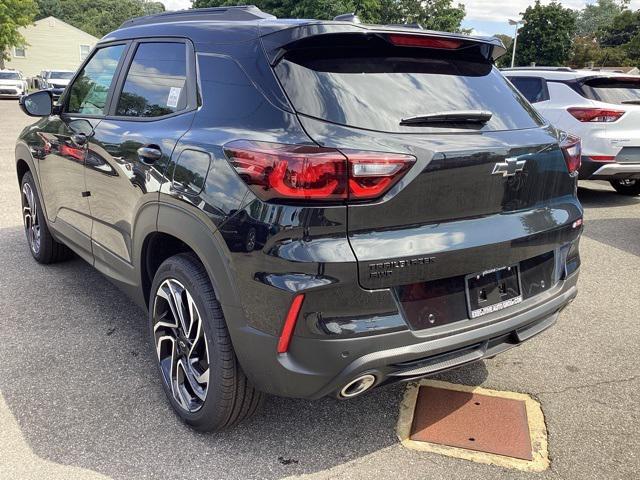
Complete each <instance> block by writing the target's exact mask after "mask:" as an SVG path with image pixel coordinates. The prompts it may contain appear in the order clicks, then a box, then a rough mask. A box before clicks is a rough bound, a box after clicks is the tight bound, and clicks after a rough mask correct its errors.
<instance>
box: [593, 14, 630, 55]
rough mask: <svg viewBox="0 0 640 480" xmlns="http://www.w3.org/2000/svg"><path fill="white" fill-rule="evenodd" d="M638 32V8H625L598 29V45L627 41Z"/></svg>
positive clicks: (608, 45)
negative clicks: (632, 9) (607, 23)
mask: <svg viewBox="0 0 640 480" xmlns="http://www.w3.org/2000/svg"><path fill="white" fill-rule="evenodd" d="M639 32H640V10H636V11H635V12H632V11H631V10H625V11H623V12H622V13H620V14H619V15H617V16H616V17H615V18H614V19H613V21H612V22H611V23H610V24H609V25H606V26H604V27H602V28H601V29H600V31H599V32H598V38H599V40H600V45H602V46H606V47H615V46H620V45H624V44H626V43H629V42H630V41H631V40H632V39H633V38H634V37H635V36H636V35H637V34H638V33H639Z"/></svg>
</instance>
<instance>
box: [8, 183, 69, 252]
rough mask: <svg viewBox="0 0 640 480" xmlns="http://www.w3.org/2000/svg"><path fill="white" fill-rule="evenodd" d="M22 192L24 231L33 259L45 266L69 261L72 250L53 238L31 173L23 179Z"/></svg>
mask: <svg viewBox="0 0 640 480" xmlns="http://www.w3.org/2000/svg"><path fill="white" fill-rule="evenodd" d="M20 192H21V197H22V219H23V223H24V231H25V234H26V236H27V243H28V244H29V250H30V251H31V255H32V256H33V258H35V259H36V261H37V262H38V263H43V264H49V263H55V262H60V261H62V260H66V259H68V258H69V257H70V256H71V250H69V248H67V246H66V245H63V244H62V243H60V242H57V241H56V240H55V239H54V238H53V236H52V235H51V232H50V231H49V227H48V226H47V221H46V220H45V218H44V215H42V206H41V204H40V199H39V198H38V190H37V187H36V182H35V181H34V179H33V175H32V174H31V172H27V173H25V174H24V176H23V177H22V182H21V184H20Z"/></svg>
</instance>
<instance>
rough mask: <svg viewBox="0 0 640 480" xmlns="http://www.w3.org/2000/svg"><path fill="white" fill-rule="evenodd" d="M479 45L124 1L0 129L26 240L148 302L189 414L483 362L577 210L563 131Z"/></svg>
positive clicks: (536, 291)
mask: <svg viewBox="0 0 640 480" xmlns="http://www.w3.org/2000/svg"><path fill="white" fill-rule="evenodd" d="M194 18H197V20H198V21H197V22H193V21H192V20H193V19H194ZM502 53H504V47H503V46H502V44H501V43H500V42H499V41H498V40H496V39H491V38H480V37H470V36H466V35H458V34H451V33H438V32H424V31H420V30H417V29H412V28H402V27H383V26H366V25H361V24H355V23H350V22H338V21H333V22H327V21H318V20H280V19H277V18H275V17H273V16H271V15H267V14H265V13H263V12H261V11H260V10H259V9H257V8H256V7H228V8H213V9H204V10H198V11H185V12H170V13H163V14H159V15H154V16H149V17H143V18H138V19H134V20H130V21H127V22H125V23H124V24H123V25H122V28H121V29H119V30H117V31H115V32H113V33H111V34H109V35H107V36H106V37H104V39H103V40H102V41H101V42H99V44H98V45H97V46H96V48H95V50H94V51H93V52H92V54H91V56H90V57H89V58H88V59H87V60H86V61H85V62H84V64H83V65H82V66H81V68H80V70H79V73H78V74H77V75H76V77H75V78H74V80H73V81H72V83H71V84H70V85H69V87H68V88H67V90H66V91H65V93H64V94H63V97H62V98H61V101H60V102H59V105H58V106H53V105H52V102H51V96H50V92H48V91H41V92H37V93H33V94H31V95H29V96H27V97H26V98H25V99H24V100H23V101H22V102H21V104H22V107H23V109H24V111H25V112H26V113H27V114H28V115H32V116H40V117H42V119H41V120H39V121H38V122H37V123H36V124H34V125H32V126H30V127H28V128H26V129H25V130H24V131H23V132H22V134H21V135H20V138H19V140H18V143H17V148H16V161H17V173H18V179H19V182H20V185H21V192H22V205H23V208H24V222H25V223H24V225H25V231H26V235H27V240H28V245H29V248H30V250H31V253H32V255H33V257H34V258H35V259H36V260H37V261H38V262H40V263H51V262H54V261H58V260H61V259H62V258H64V257H65V256H66V254H67V251H68V249H71V250H73V251H75V252H76V253H77V254H78V255H79V256H80V257H82V258H84V259H85V260H87V261H88V262H90V263H91V264H92V265H94V266H95V267H96V268H97V269H98V270H99V271H101V272H103V273H104V274H105V275H107V276H108V277H109V278H110V279H111V280H112V281H113V282H114V283H116V284H117V285H119V286H120V287H121V288H122V289H123V290H124V291H125V292H127V293H128V294H129V295H130V296H131V297H132V298H133V299H134V300H135V301H136V302H137V303H138V304H139V305H141V306H142V307H143V308H145V309H147V310H148V312H149V313H148V315H149V331H150V338H151V340H152V342H153V345H154V352H155V354H156V360H157V364H158V368H159V377H160V379H161V382H162V385H163V387H164V390H165V392H166V394H167V398H168V399H169V402H170V403H171V405H172V407H173V408H174V410H175V411H176V412H177V414H178V415H179V416H180V417H181V418H182V419H183V420H184V421H185V422H187V423H188V424H190V425H192V426H193V427H195V428H197V429H199V430H216V429H219V428H223V427H228V426H231V425H233V424H235V423H237V422H239V421H241V420H242V419H244V418H247V417H248V416H250V415H252V414H253V413H254V412H255V411H256V409H257V407H258V405H259V403H260V401H261V399H262V397H263V394H264V393H265V392H266V393H269V394H276V395H283V396H288V397H297V398H306V399H317V398H321V397H324V396H327V395H331V396H336V397H338V398H342V399H347V398H353V397H356V396H358V395H361V394H363V393H364V392H366V391H369V390H370V389H371V388H372V387H375V386H379V385H385V384H389V383H392V382H397V381H407V380H411V379H416V378H420V377H423V376H426V375H430V374H433V373H435V372H438V371H441V370H444V369H447V368H453V367H456V366H459V365H463V364H466V363H469V362H472V361H477V360H480V359H483V358H487V357H492V356H494V355H496V354H498V353H500V352H503V351H505V350H507V349H509V348H512V347H514V346H516V345H519V344H521V343H522V342H524V341H526V340H528V339H530V338H532V337H533V336H534V335H536V334H538V333H540V332H542V331H543V330H545V329H547V328H548V327H550V326H551V325H553V324H554V323H555V322H556V320H557V319H558V314H559V312H560V311H561V310H562V309H563V308H564V307H565V306H566V305H567V304H568V303H569V302H570V301H571V300H572V299H573V298H574V297H575V296H576V293H577V289H576V288H577V287H576V283H577V279H578V270H579V265H580V257H579V249H578V241H579V237H580V234H581V231H582V215H583V211H582V207H581V205H580V203H579V201H578V199H577V197H576V188H577V187H576V181H577V177H576V175H577V169H578V166H579V165H580V143H579V140H577V139H575V138H573V137H571V136H568V135H567V134H564V133H562V132H559V131H558V130H556V129H555V128H553V127H551V126H550V125H548V124H547V123H546V122H545V121H544V120H543V119H542V117H541V116H540V115H539V114H537V113H536V112H535V110H534V109H533V108H532V107H531V106H530V105H529V103H528V102H527V101H526V100H525V99H524V98H523V97H522V96H521V95H520V94H519V93H518V92H517V91H516V89H515V88H513V86H512V85H511V84H510V83H509V82H508V81H507V80H506V79H505V78H504V77H503V76H502V74H501V73H500V72H499V71H498V70H497V69H496V68H495V67H494V65H493V62H494V59H495V58H496V57H498V56H499V55H501V54H502ZM32 152H38V158H37V159H34V158H33V154H32ZM131 172H135V175H132V174H131Z"/></svg>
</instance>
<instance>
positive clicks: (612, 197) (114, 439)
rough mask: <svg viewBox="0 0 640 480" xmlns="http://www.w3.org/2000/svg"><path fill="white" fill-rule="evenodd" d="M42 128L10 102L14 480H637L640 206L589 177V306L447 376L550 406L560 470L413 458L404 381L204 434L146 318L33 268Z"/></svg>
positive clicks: (0, 414) (8, 442)
mask: <svg viewBox="0 0 640 480" xmlns="http://www.w3.org/2000/svg"><path fill="white" fill-rule="evenodd" d="M30 121H31V119H29V118H27V117H26V116H24V115H23V114H22V113H21V112H20V111H19V109H18V105H17V102H16V101H14V100H0V132H1V133H0V360H1V361H0V479H3V480H4V479H28V478H37V479H38V480H44V479H48V478H56V479H71V478H82V479H90V478H113V479H138V478H151V479H155V478H172V479H176V480H178V479H183V478H189V479H204V478H211V479H218V478H219V479H250V478H270V479H281V478H299V477H304V478H314V479H315V478H318V479H328V478H354V479H356V478H358V479H359V478H363V479H365V478H366V479H372V478H396V479H399V478H412V479H416V478H424V479H427V478H429V479H430V478H434V479H442V478H455V479H466V478H469V479H478V478H509V479H510V478H531V477H539V478H566V479H568V478H576V479H578V478H579V479H587V478H606V479H625V480H627V479H630V478H637V475H638V471H639V470H640V434H639V433H638V430H639V429H640V394H639V393H638V388H639V387H640V381H639V377H640V199H635V198H629V197H622V196H619V195H617V194H615V193H614V191H613V190H612V189H611V188H610V187H609V186H608V184H601V183H595V182H585V183H583V184H582V188H581V189H580V192H579V193H580V199H581V200H582V202H583V204H584V206H585V209H586V211H585V234H584V236H583V240H582V244H581V253H582V273H581V279H580V284H579V287H580V293H579V295H578V298H577V300H576V301H575V302H574V303H573V304H571V305H570V306H569V307H568V308H567V309H566V310H565V311H564V312H563V313H562V315H561V317H560V320H559V322H558V324H557V325H556V326H555V327H554V328H553V329H551V330H550V331H548V332H546V333H544V334H543V335H541V336H539V337H537V338H535V339H533V340H532V341H530V342H528V343H526V344H525V345H523V346H522V347H520V348H517V349H513V350H511V351H509V352H507V353H505V354H503V355H501V356H498V357H496V358H495V359H493V360H489V361H486V362H483V363H476V364H473V365H470V366H467V367H465V368H461V369H459V370H456V371H453V372H449V373H447V374H443V375H440V376H439V377H438V378H440V379H443V380H448V381H451V382H456V383H464V384H467V385H482V386H484V387H487V388H491V389H498V390H513V391H517V392H525V393H528V394H530V395H532V396H533V397H534V398H536V399H537V400H539V401H540V402H541V404H542V408H543V411H544V414H545V416H546V422H547V429H548V432H549V454H550V457H551V462H552V463H551V468H550V469H549V470H547V471H546V472H543V473H540V474H532V473H522V472H517V471H512V470H506V469H502V468H499V467H495V466H487V465H481V464H476V463H471V462H468V461H465V460H456V459H451V458H447V457H443V456H439V455H436V454H431V453H424V452H415V451H410V450H407V449H405V448H404V447H403V446H401V445H400V444H399V442H398V441H397V439H396V437H395V425H396V421H397V417H398V406H399V402H400V399H401V395H402V392H403V389H404V387H403V386H401V385H396V386H392V387H388V388H383V389H378V390H374V391H373V392H372V393H370V394H368V395H366V396H364V397H361V398H357V399H354V400H351V401H348V402H339V401H336V400H333V399H324V400H321V401H317V402H307V401H301V400H291V399H281V398H270V399H268V400H267V402H266V403H265V405H264V408H263V410H262V412H261V414H259V415H258V416H257V417H256V418H255V419H253V420H251V421H249V422H247V423H245V424H243V425H241V426H240V427H238V428H236V429H235V430H232V431H228V432H223V433H219V434H209V435H202V434H197V433H194V432H193V431H191V430H190V429H189V428H187V427H186V426H184V425H183V424H181V423H180V422H179V421H178V419H177V418H176V417H175V416H174V415H173V413H172V411H171V410H170V407H169V405H168V403H167V402H166V401H165V398H164V393H163V391H162V388H161V385H160V383H159V379H158V378H157V377H156V370H155V366H154V364H153V363H152V362H153V358H152V348H151V346H150V345H149V342H148V339H147V328H146V316H145V313H144V312H142V311H141V310H139V309H138V308H137V307H136V306H134V305H133V304H132V303H130V302H128V300H126V298H125V297H124V296H123V295H122V294H121V293H120V292H119V291H118V290H116V288H115V287H113V286H112V285H111V284H110V283H109V282H108V281H107V280H105V278H104V277H102V276H101V275H100V274H99V273H97V272H96V271H94V270H93V269H92V268H91V267H90V266H89V265H87V264H86V263H84V262H83V261H82V260H79V259H74V260H71V261H69V262H66V263H61V264H57V265H53V266H47V267H45V266H41V265H38V264H37V263H36V262H35V261H34V260H32V258H31V256H30V254H29V250H28V247H27V244H26V241H25V238H24V233H23V231H22V220H21V215H20V197H19V189H18V184H17V181H16V174H15V168H14V158H13V149H14V142H15V138H16V136H17V134H18V133H19V131H20V130H21V128H22V127H23V126H24V125H27V124H29V123H31V122H30Z"/></svg>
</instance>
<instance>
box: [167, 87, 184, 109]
mask: <svg viewBox="0 0 640 480" xmlns="http://www.w3.org/2000/svg"><path fill="white" fill-rule="evenodd" d="M180 92H182V89H181V88H178V87H171V89H170V90H169V98H167V107H171V108H177V107H178V100H179V99H180Z"/></svg>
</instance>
